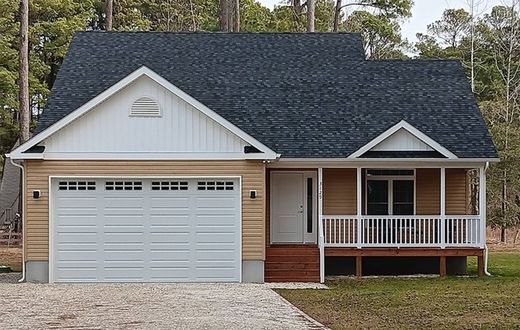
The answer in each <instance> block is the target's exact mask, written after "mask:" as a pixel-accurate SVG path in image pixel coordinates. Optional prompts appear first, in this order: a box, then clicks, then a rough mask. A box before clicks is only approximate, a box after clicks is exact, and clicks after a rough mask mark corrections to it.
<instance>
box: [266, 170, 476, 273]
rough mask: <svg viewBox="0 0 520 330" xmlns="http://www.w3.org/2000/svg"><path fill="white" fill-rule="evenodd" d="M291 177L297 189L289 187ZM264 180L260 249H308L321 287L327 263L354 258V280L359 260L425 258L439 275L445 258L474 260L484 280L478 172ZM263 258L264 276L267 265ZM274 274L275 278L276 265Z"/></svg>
mask: <svg viewBox="0 0 520 330" xmlns="http://www.w3.org/2000/svg"><path fill="white" fill-rule="evenodd" d="M298 173H299V174H301V176H302V177H301V180H303V181H302V182H303V183H302V184H300V185H298V184H296V185H294V186H293V185H292V184H291V181H295V182H296V181H298V180H300V179H298V177H299V175H298ZM268 176H269V180H268V182H269V185H270V187H269V189H268V191H269V192H270V194H271V196H270V198H269V201H270V202H269V203H268V213H269V214H268V227H267V228H268V229H269V233H268V235H267V236H268V242H267V249H268V251H269V249H274V248H276V247H277V246H279V245H280V244H285V245H287V244H293V245H298V244H299V245H313V244H315V245H314V246H315V247H316V248H317V249H318V251H319V253H317V255H316V257H318V256H319V270H320V281H321V282H323V281H324V279H325V275H326V273H325V269H326V263H330V262H332V261H331V260H334V257H353V258H355V274H356V275H357V276H362V275H363V270H362V268H363V267H362V265H363V258H365V257H367V258H370V257H431V259H432V260H433V261H432V262H435V263H438V264H436V265H437V266H436V267H437V268H436V269H438V273H439V274H440V275H441V276H445V275H446V274H447V266H446V263H447V262H446V260H447V258H455V257H464V259H463V260H464V262H465V257H468V256H476V257H477V258H478V262H479V274H480V275H483V274H484V251H485V242H486V237H485V228H486V226H485V205H486V204H485V200H486V199H485V198H486V197H485V189H486V188H485V187H486V180H485V168H484V165H478V166H472V167H460V166H454V167H447V166H442V167H441V166H438V167H433V166H429V167H427V168H426V167H418V166H416V167H413V168H412V167H410V166H406V164H401V165H399V167H397V166H389V164H386V165H385V167H384V168H382V167H380V166H379V167H374V166H372V165H368V166H363V167H361V166H359V167H355V168H354V167H350V168H346V167H334V168H332V167H330V168H327V167H318V168H312V169H298V170H295V169H290V168H285V169H282V168H272V169H269V171H268ZM280 177H281V178H283V180H282V181H283V184H282V185H283V188H282V189H280V188H279V186H280V183H279V182H278V181H277V180H278V179H279V178H280ZM288 178H289V179H288ZM313 180H315V181H313ZM277 186H278V187H277ZM295 187H296V188H295ZM298 187H301V188H298ZM287 189H289V190H287ZM300 190H301V195H302V198H301V199H300V198H298V197H297V198H295V199H294V200H291V198H288V197H287V196H288V195H297V196H299V194H300ZM291 191H293V192H292V193H291ZM280 196H284V197H282V204H283V205H284V206H283V212H280V210H279V208H280V205H279V203H280V201H279V199H280ZM277 203H278V204H277ZM293 204H294V207H291V205H293ZM300 223H301V225H300ZM280 232H282V234H280ZM307 251H308V250H307ZM270 254H271V255H272V252H271V253H269V252H268V255H267V258H266V274H268V273H269V266H270V265H273V263H272V261H273V260H272V259H271V260H270ZM289 259H290V260H285V262H290V261H291V260H292V264H293V265H292V266H291V267H292V269H294V268H297V267H298V266H296V264H298V263H299V262H298V258H297V256H295V255H292V256H291V258H289ZM326 259H327V261H326ZM286 265H287V266H290V265H289V264H286ZM300 267H301V266H300ZM277 269H278V273H280V272H281V271H282V269H280V265H277ZM286 271H289V269H287V270H286ZM267 277H268V276H266V279H267Z"/></svg>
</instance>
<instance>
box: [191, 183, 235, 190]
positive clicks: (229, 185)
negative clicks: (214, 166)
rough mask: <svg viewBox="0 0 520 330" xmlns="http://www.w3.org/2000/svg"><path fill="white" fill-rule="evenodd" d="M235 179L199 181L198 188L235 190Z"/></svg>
mask: <svg viewBox="0 0 520 330" xmlns="http://www.w3.org/2000/svg"><path fill="white" fill-rule="evenodd" d="M233 189H234V183H233V181H199V182H198V183H197V190H233Z"/></svg>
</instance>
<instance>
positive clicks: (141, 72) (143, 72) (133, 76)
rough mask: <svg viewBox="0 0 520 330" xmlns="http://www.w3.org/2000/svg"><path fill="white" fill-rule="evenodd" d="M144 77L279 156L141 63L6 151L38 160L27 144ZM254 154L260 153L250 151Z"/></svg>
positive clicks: (267, 152) (266, 154)
mask: <svg viewBox="0 0 520 330" xmlns="http://www.w3.org/2000/svg"><path fill="white" fill-rule="evenodd" d="M142 76H146V77H148V78H150V79H152V80H154V81H155V82H156V83H158V84H159V85H161V86H163V87H164V88H166V89H167V90H169V91H170V92H172V93H173V94H175V95H176V96H178V97H180V98H181V99H182V100H184V101H185V102H187V103H188V104H190V105H192V106H193V107H194V108H195V109H197V110H199V111H200V112H202V113H203V114H205V115H206V116H208V117H209V118H211V119H213V120H214V121H215V122H217V123H218V124H220V125H222V126H223V127H224V128H226V129H228V130H229V131H231V132H232V133H233V134H235V135H237V136H238V137H239V138H241V139H242V140H244V141H246V142H247V143H249V144H250V145H251V146H253V147H255V148H257V149H258V150H260V152H261V153H262V154H261V155H262V157H261V158H262V159H266V160H274V159H277V158H279V157H280V154H277V153H276V152H274V151H273V150H271V149H269V148H268V147H267V146H266V145H264V144H263V143H261V142H260V141H258V140H256V139H255V138H253V137H252V136H251V135H249V134H247V133H246V132H244V131H242V130H241V129H240V128H238V127H237V126H235V125H234V124H232V123H231V122H229V121H228V120H226V119H225V118H223V117H222V116H220V115H219V114H217V113H216V112H215V111H213V110H211V109H210V108H208V107H207V106H205V105H204V104H202V103H201V102H199V101H197V100H196V99H195V98H193V97H192V96H190V95H188V94H187V93H185V92H184V91H182V90H181V89H179V88H178V87H176V86H175V85H173V84H172V83H170V82H169V81H168V80H166V79H165V78H163V77H161V76H160V75H159V74H157V73H155V72H154V71H152V70H151V69H149V68H148V67H146V66H142V67H140V68H139V69H137V70H135V71H134V72H132V73H130V74H129V75H128V76H126V77H125V78H123V79H121V80H120V81H119V82H117V83H116V84H114V85H112V86H111V87H110V88H108V89H106V90H105V91H104V92H102V93H101V94H99V95H98V96H96V97H94V98H93V99H91V100H90V101H88V102H87V103H85V104H84V105H82V106H81V107H79V108H77V109H76V110H74V111H72V112H71V113H69V114H68V115H66V116H65V117H63V118H62V119H60V120H58V121H57V122H55V123H54V124H52V125H51V126H50V127H48V128H46V129H45V130H44V131H42V132H40V133H39V134H37V135H36V136H34V137H33V138H32V139H30V140H29V141H27V142H26V143H24V144H22V145H21V146H19V147H18V148H16V149H15V150H13V151H12V152H11V154H10V156H11V158H12V159H42V156H41V154H39V155H38V156H35V155H34V154H32V155H31V154H29V155H27V154H24V153H23V152H24V151H26V150H28V149H30V148H31V147H33V146H35V145H37V144H38V143H40V142H42V141H43V140H45V139H46V138H48V137H49V136H51V135H52V134H54V133H56V132H57V131H59V130H60V129H62V128H63V127H65V126H67V125H68V124H70V123H71V122H73V121H75V120H76V119H78V118H80V117H81V116H83V115H84V114H86V113H87V112H89V111H90V110H92V109H93V108H94V107H95V106H97V105H98V104H100V103H101V102H103V101H105V100H107V99H108V98H109V97H111V96H112V95H114V94H115V93H117V92H119V91H120V90H122V89H123V88H125V87H126V86H128V85H130V84H131V83H132V82H134V81H135V80H137V79H138V78H140V77H142ZM251 155H255V156H258V155H260V154H251ZM248 156H249V154H245V158H246V159H248V158H249V157H248ZM251 158H257V159H258V158H260V157H251Z"/></svg>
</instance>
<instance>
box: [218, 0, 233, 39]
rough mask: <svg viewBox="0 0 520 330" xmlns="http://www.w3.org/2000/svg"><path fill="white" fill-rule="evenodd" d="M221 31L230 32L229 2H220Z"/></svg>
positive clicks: (222, 0)
mask: <svg viewBox="0 0 520 330" xmlns="http://www.w3.org/2000/svg"><path fill="white" fill-rule="evenodd" d="M219 6H220V31H224V32H229V31H230V26H229V0H220V1H219Z"/></svg>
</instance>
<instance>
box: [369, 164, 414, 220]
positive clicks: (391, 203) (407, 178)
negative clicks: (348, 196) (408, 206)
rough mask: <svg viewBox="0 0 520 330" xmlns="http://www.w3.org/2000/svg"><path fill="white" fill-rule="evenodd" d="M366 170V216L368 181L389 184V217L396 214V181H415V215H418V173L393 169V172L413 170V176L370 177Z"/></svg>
mask: <svg viewBox="0 0 520 330" xmlns="http://www.w3.org/2000/svg"><path fill="white" fill-rule="evenodd" d="M367 170H371V169H370V168H369V169H364V177H365V179H364V183H363V184H364V189H365V192H364V197H365V203H364V204H365V210H364V211H365V212H364V213H365V215H369V214H367V213H368V181H369V180H378V181H387V182H388V183H387V184H388V215H389V216H393V215H394V214H393V213H394V181H413V215H417V210H416V209H417V171H416V170H415V169H392V170H413V175H369V174H368V173H367Z"/></svg>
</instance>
